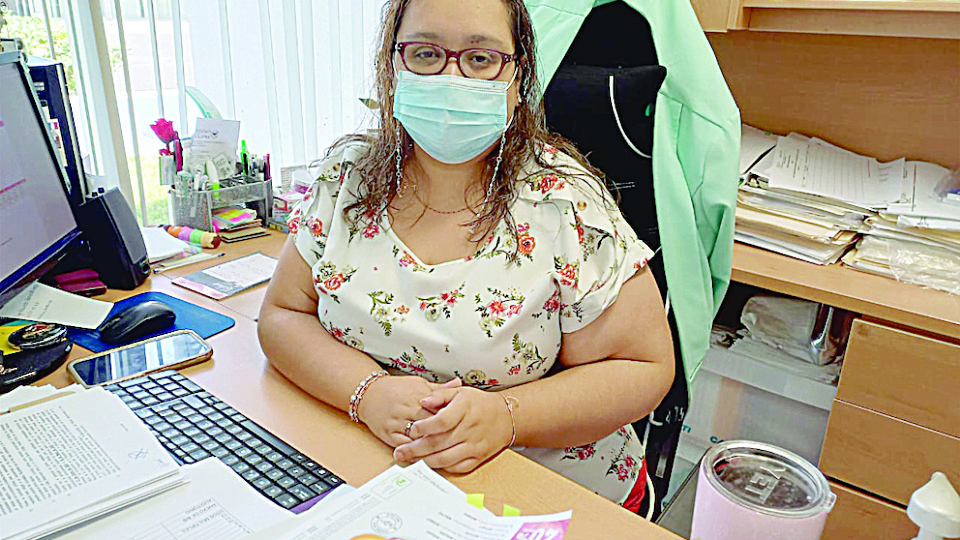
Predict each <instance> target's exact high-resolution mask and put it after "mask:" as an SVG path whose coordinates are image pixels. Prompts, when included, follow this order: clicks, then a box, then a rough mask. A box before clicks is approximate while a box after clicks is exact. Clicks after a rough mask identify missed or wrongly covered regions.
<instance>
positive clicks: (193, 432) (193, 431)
mask: <svg viewBox="0 0 960 540" xmlns="http://www.w3.org/2000/svg"><path fill="white" fill-rule="evenodd" d="M177 427H179V425H178V426H177ZM201 433H203V432H202V431H200V430H199V429H197V428H195V427H194V426H190V427H188V428H183V434H184V435H186V436H187V437H190V438H191V439H192V438H194V437H196V436H197V435H200V434H201ZM203 436H204V437H206V436H207V434H206V433H203Z"/></svg>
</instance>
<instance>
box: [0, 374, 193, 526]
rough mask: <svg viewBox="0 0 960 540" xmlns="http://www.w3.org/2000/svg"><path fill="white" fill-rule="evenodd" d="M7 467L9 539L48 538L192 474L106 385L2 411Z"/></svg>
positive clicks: (1, 446)
mask: <svg viewBox="0 0 960 540" xmlns="http://www.w3.org/2000/svg"><path fill="white" fill-rule="evenodd" d="M0 470H2V471H3V474H0V493H2V496H0V501H2V504H0V518H2V519H3V537H4V538H7V539H8V540H25V539H32V538H41V537H44V536H47V535H50V534H53V533H56V532H59V531H62V530H64V529H67V528H69V527H73V526H76V525H78V524H81V523H84V522H86V521H89V520H91V519H94V518H97V517H100V516H103V515H106V514H108V513H110V512H114V511H116V510H119V509H122V508H125V507H127V506H130V505H132V504H134V503H136V502H139V501H142V500H144V499H148V498H150V497H152V496H154V495H156V494H158V493H163V492H164V491H167V490H170V489H172V488H175V487H177V486H179V485H181V484H183V483H184V481H185V480H184V478H183V476H182V475H181V473H180V468H179V467H178V466H177V464H176V463H175V462H174V461H173V459H171V457H170V455H169V454H167V451H166V450H165V449H164V448H163V447H162V446H161V445H160V443H159V442H157V440H156V439H155V438H154V437H153V435H151V434H150V432H149V430H147V428H146V426H144V425H143V423H142V422H141V421H140V419H139V418H137V416H136V415H135V414H134V413H133V411H131V410H130V409H129V408H127V406H126V405H124V404H123V402H122V401H120V398H118V397H116V396H114V395H113V394H111V393H109V392H107V391H106V390H103V389H102V388H95V389H91V390H83V391H80V392H77V393H72V394H68V395H65V396H63V397H59V398H56V399H50V400H48V401H45V402H43V403H39V404H36V405H33V406H29V407H26V408H23V409H19V410H14V411H12V412H8V413H6V414H4V415H2V416H0Z"/></svg>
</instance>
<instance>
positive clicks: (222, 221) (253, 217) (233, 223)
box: [213, 206, 267, 243]
mask: <svg viewBox="0 0 960 540" xmlns="http://www.w3.org/2000/svg"><path fill="white" fill-rule="evenodd" d="M213 223H214V227H215V228H216V229H217V232H218V234H219V235H220V239H221V240H223V241H224V242H227V243H229V242H237V241H239V240H245V239H247V238H256V237H258V236H265V235H266V234H267V230H266V229H264V228H263V227H262V226H261V222H260V219H259V218H258V217H257V213H256V212H255V211H254V210H251V209H249V208H243V207H239V206H228V207H225V208H218V209H216V210H214V211H213Z"/></svg>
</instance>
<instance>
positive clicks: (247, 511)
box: [60, 458, 293, 540]
mask: <svg viewBox="0 0 960 540" xmlns="http://www.w3.org/2000/svg"><path fill="white" fill-rule="evenodd" d="M181 471H182V472H183V474H184V476H185V477H186V478H187V479H188V480H189V483H187V484H186V485H183V486H180V487H178V488H176V489H173V490H171V491H168V492H166V493H164V494H162V495H158V496H156V497H153V498H151V499H150V500H148V501H145V502H143V503H140V504H138V505H136V506H132V507H130V508H127V509H125V510H122V511H120V512H117V513H115V514H111V515H109V516H106V517H104V518H101V519H98V520H97V521H93V522H90V523H88V524H86V525H84V526H83V527H81V528H79V529H76V530H73V531H71V532H70V533H68V534H66V535H63V536H61V537H60V538H61V540H86V539H90V540H99V539H102V538H110V539H111V540H127V539H129V540H133V539H150V540H209V539H212V538H215V539H217V540H232V539H234V538H242V537H243V536H246V535H248V534H250V533H253V532H255V531H258V530H261V529H263V528H265V527H268V526H270V525H272V524H274V523H277V522H279V521H282V520H284V519H289V518H290V517H292V516H293V514H292V513H290V512H289V511H287V510H284V509H283V508H281V507H279V506H277V505H276V504H275V503H273V502H272V501H270V499H267V498H266V497H264V496H263V495H262V494H260V493H259V492H258V491H256V490H254V489H253V488H252V487H250V485H249V484H247V483H246V482H245V481H244V480H243V479H242V478H240V475H238V474H237V473H235V472H234V471H233V470H232V469H230V467H228V466H227V465H226V464H224V463H223V462H222V461H220V460H219V459H216V458H208V459H205V460H203V461H201V462H199V463H194V464H192V465H185V466H183V467H182V469H181Z"/></svg>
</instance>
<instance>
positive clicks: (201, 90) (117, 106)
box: [13, 0, 385, 223]
mask: <svg viewBox="0 0 960 540" xmlns="http://www.w3.org/2000/svg"><path fill="white" fill-rule="evenodd" d="M88 1H90V2H93V3H94V4H96V3H98V2H99V8H100V9H93V10H88V11H87V13H91V12H92V13H94V14H99V15H100V20H94V21H92V23H89V21H80V20H77V19H78V18H79V15H77V9H76V5H75V3H76V2H81V3H86V2H88ZM384 3H385V0H324V1H321V2H317V1H313V0H202V1H194V0H28V1H19V2H17V3H16V4H15V5H14V8H13V11H14V13H15V14H17V15H26V16H33V17H37V18H42V19H43V21H44V25H45V26H46V27H47V28H50V27H51V26H52V25H51V20H52V19H53V22H54V23H57V24H62V25H65V27H66V29H67V32H68V33H69V34H70V41H71V42H72V43H74V44H75V45H74V46H73V49H74V52H73V54H72V59H67V58H60V59H61V60H65V61H70V62H72V63H73V65H74V67H75V69H76V70H77V73H78V84H77V88H75V89H74V91H75V92H78V93H79V94H81V95H80V96H74V99H73V101H74V103H75V105H74V108H75V110H74V116H75V117H76V116H82V118H77V119H76V120H77V122H78V124H80V125H81V126H84V127H86V126H90V127H89V128H88V129H85V130H84V132H83V133H82V136H81V141H80V142H81V149H82V151H83V153H85V154H89V155H90V156H91V158H93V159H90V160H88V162H87V167H88V169H90V168H92V169H95V170H93V171H89V172H98V173H101V174H103V173H110V172H111V171H109V170H105V169H104V168H103V167H102V166H99V165H98V164H99V163H130V166H129V167H128V170H127V171H120V172H118V173H117V176H118V178H116V179H114V181H115V182H116V183H117V184H118V185H119V186H120V187H121V190H123V191H124V193H125V194H126V195H127V196H128V197H129V198H131V199H132V200H131V202H133V200H137V201H143V200H144V198H147V199H148V201H147V202H149V198H150V196H151V195H150V193H151V192H158V190H157V189H156V188H154V189H152V190H151V189H149V188H150V187H151V186H150V185H149V184H150V182H156V180H155V178H156V175H155V174H154V171H152V170H150V169H151V168H152V167H155V164H156V160H155V156H156V155H157V150H158V149H159V147H160V142H159V141H158V140H157V139H156V137H155V136H154V135H153V133H152V131H151V130H150V127H149V126H150V124H151V123H153V122H154V121H155V120H156V119H157V118H160V117H165V118H167V119H168V120H172V121H173V122H174V124H175V127H176V129H177V130H178V131H179V132H180V135H181V137H188V136H189V135H190V134H191V133H192V131H193V128H194V124H195V119H196V117H197V116H199V115H200V114H201V113H200V109H199V108H198V105H197V104H198V103H200V102H202V99H200V97H199V96H200V95H203V96H206V98H208V99H209V102H210V103H212V104H213V105H214V106H215V107H216V109H217V110H218V111H219V113H220V114H221V115H222V116H223V118H230V119H236V120H240V121H241V129H240V136H241V138H242V139H244V140H245V141H246V143H247V146H248V148H250V150H251V151H252V152H255V153H257V154H258V155H262V154H265V153H269V154H270V155H271V165H272V167H273V169H274V170H273V171H272V172H273V176H274V177H279V176H280V175H279V169H280V167H283V166H290V165H302V164H305V163H308V162H309V161H311V160H312V159H314V158H316V157H319V156H321V155H322V154H323V151H324V149H325V148H326V147H327V146H328V145H329V144H330V143H331V142H332V141H333V140H335V139H336V138H337V137H339V136H340V135H343V134H344V133H348V132H353V131H357V130H359V129H363V128H364V127H367V126H369V125H371V122H372V121H373V116H372V114H371V112H370V111H369V110H368V109H367V108H366V106H365V105H363V103H362V102H361V98H365V97H371V90H372V87H373V79H372V73H373V69H372V63H373V62H372V60H373V54H374V51H375V49H376V43H375V41H376V38H377V33H378V31H379V28H380V16H381V9H382V6H383V4H384ZM94 7H96V5H95V6H94ZM71 8H73V9H71ZM57 19H62V20H57ZM81 22H84V23H89V24H90V25H91V26H92V28H85V29H84V28H79V25H80V23H81ZM98 36H104V37H105V40H101V41H100V42H99V43H98V42H97V37H98ZM104 42H105V43H106V45H104ZM31 52H32V53H33V54H38V55H43V56H50V55H53V54H56V53H57V52H56V51H55V50H53V48H52V46H51V47H50V49H49V50H47V49H44V48H40V47H33V48H32V50H31ZM95 66H99V67H101V68H102V67H103V66H109V67H108V69H107V71H108V72H109V73H111V74H112V92H111V91H109V90H111V89H107V90H106V91H105V90H104V89H103V88H102V86H103V85H97V84H91V81H94V82H96V81H97V80H98V79H97V73H98V71H97V70H94V69H92V68H93V67H95ZM99 73H103V71H102V70H101V71H99ZM100 79H102V77H101V78H100ZM77 103H79V104H80V106H79V107H78V106H77ZM104 112H106V115H107V116H108V117H109V116H112V117H113V118H106V119H105V118H104ZM104 124H112V125H114V126H117V125H119V131H118V134H119V137H121V138H122V139H123V144H122V145H120V144H112V145H111V144H106V143H105V142H104V138H103V137H99V138H98V137H97V135H96V133H97V132H98V131H99V132H102V130H103V129H104V128H103V125H104ZM117 154H122V155H117ZM137 157H139V158H142V160H141V159H136V158H137ZM141 161H142V163H143V167H141ZM144 187H146V188H148V189H146V190H145V189H144ZM146 206H147V205H146V204H140V205H139V207H140V210H141V216H140V217H141V219H142V221H144V223H147V222H149V221H151V220H150V219H148V215H147V210H146Z"/></svg>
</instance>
